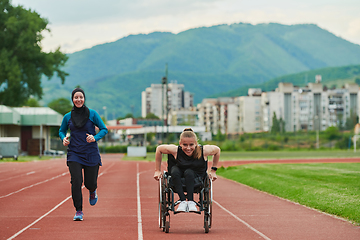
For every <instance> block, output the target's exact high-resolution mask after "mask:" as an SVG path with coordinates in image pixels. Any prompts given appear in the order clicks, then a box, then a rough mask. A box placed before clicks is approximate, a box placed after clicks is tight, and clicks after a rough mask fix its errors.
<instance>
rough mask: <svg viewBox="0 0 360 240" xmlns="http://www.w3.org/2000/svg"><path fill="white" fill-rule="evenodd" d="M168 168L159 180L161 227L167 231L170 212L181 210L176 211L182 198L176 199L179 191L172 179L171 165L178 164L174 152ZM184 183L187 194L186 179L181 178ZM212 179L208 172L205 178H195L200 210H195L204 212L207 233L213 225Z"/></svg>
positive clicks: (199, 212) (169, 155) (170, 157)
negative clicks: (175, 195)
mask: <svg viewBox="0 0 360 240" xmlns="http://www.w3.org/2000/svg"><path fill="white" fill-rule="evenodd" d="M167 162H168V168H167V172H166V171H164V173H163V175H162V177H161V178H160V180H159V227H160V228H162V230H163V231H164V232H166V233H168V232H169V228H170V212H173V213H174V215H175V214H177V213H180V212H177V211H175V207H176V206H177V205H178V204H179V203H180V202H181V201H180V200H177V201H175V198H174V193H177V191H176V189H175V188H174V186H173V185H172V181H171V175H170V172H171V167H172V166H174V165H175V164H176V162H175V158H174V156H173V155H172V154H168V161H167ZM181 181H182V183H183V189H184V192H185V194H186V187H185V179H181ZM212 193H213V191H212V181H211V179H210V178H209V176H208V174H206V177H205V178H197V179H195V186H194V195H195V194H197V195H198V201H195V198H194V201H195V202H196V205H197V206H198V208H199V211H197V212H195V213H197V214H201V213H202V212H204V229H205V233H208V232H209V229H210V228H211V225H212V202H213V196H212Z"/></svg>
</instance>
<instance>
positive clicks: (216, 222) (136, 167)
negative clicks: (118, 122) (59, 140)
mask: <svg viewBox="0 0 360 240" xmlns="http://www.w3.org/2000/svg"><path fill="white" fill-rule="evenodd" d="M65 161H66V160H65V159H54V160H49V161H37V162H27V163H0V186H1V191H0V239H19V240H20V239H27V240H31V239H36V240H41V239H62V240H63V239H138V240H142V239H149V240H151V239H162V238H163V239H165V238H166V239H170V238H171V239H172V240H177V239H209V238H211V239H227V240H232V239H251V240H252V239H266V240H280V239H284V240H289V239H291V240H293V239H294V240H296V239H299V240H300V239H301V240H304V239H306V240H315V239H316V240H320V239H327V240H328V239H331V240H332V239H334V240H335V239H339V240H344V239H347V240H351V239H357V240H358V239H360V228H359V227H358V226H355V225H352V224H351V223H349V222H346V221H344V220H341V219H338V218H335V217H333V216H329V215H326V214H323V213H320V212H318V211H315V210H312V209H308V208H306V207H303V206H301V205H298V204H295V203H292V202H289V201H287V200H284V199H280V198H277V197H274V196H271V195H269V194H266V193H263V192H259V191H257V190H254V189H251V188H249V187H247V186H244V185H242V184H239V183H235V182H233V181H229V180H226V179H222V178H219V179H218V180H217V181H216V182H214V185H213V188H214V203H213V213H214V216H213V226H212V228H211V229H210V232H209V233H208V234H205V233H204V228H203V215H197V214H192V213H184V214H177V215H176V216H174V215H173V214H171V221H170V233H168V234H166V233H164V232H162V231H161V230H160V229H159V226H158V182H156V181H155V180H153V172H154V163H153V162H145V161H143V162H132V161H121V155H120V154H113V155H109V154H107V155H103V166H102V167H101V168H100V177H99V181H98V194H99V201H98V203H97V204H96V206H94V207H92V206H90V205H89V203H88V192H87V191H86V190H85V189H84V209H83V210H84V221H82V222H74V221H73V220H72V218H73V215H74V213H75V210H74V208H73V206H72V200H71V196H70V183H69V182H70V176H69V173H68V169H67V167H66V163H65ZM279 161H281V162H284V163H290V162H294V161H295V162H299V163H300V162H324V161H325V162H335V161H336V162H345V161H346V162H349V161H351V162H360V159H337V160H336V159H315V160H310V159H306V160H270V161H265V160H263V161H261V160H260V161H256V162H263V163H265V162H269V163H275V162H279ZM252 162H254V161H252ZM244 163H248V162H244V161H241V162H239V161H232V162H221V165H224V166H229V165H236V164H244ZM163 167H164V168H163V169H165V165H164V163H163Z"/></svg>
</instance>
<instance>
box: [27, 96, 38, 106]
mask: <svg viewBox="0 0 360 240" xmlns="http://www.w3.org/2000/svg"><path fill="white" fill-rule="evenodd" d="M24 106H28V107H40V104H39V101H38V100H36V99H35V98H32V97H31V98H29V99H28V100H27V101H26V103H25V105H24Z"/></svg>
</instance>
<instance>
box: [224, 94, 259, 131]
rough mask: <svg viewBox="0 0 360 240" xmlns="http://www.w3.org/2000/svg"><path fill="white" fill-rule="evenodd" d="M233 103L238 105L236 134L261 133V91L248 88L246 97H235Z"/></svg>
mask: <svg viewBox="0 0 360 240" xmlns="http://www.w3.org/2000/svg"><path fill="white" fill-rule="evenodd" d="M235 101H236V102H237V105H238V129H237V133H242V132H257V131H262V127H261V121H262V119H263V117H262V116H263V111H262V109H261V89H259V88H256V89H255V88H249V90H248V95H247V96H241V97H237V98H236V100H235ZM229 121H230V120H229Z"/></svg>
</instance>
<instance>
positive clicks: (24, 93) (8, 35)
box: [0, 0, 68, 106]
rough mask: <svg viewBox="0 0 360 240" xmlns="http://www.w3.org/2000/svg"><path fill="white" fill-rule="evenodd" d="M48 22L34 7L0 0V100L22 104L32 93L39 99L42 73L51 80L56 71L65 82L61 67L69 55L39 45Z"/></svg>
mask: <svg viewBox="0 0 360 240" xmlns="http://www.w3.org/2000/svg"><path fill="white" fill-rule="evenodd" d="M47 24H48V20H47V19H44V18H41V17H40V15H39V14H38V13H36V12H35V11H31V10H26V9H24V8H23V7H22V6H16V7H15V6H12V5H11V4H10V2H9V0H0V104H5V105H8V106H21V105H23V104H24V103H25V102H26V101H27V100H28V99H29V97H30V96H31V95H33V96H34V97H37V98H38V99H41V98H42V95H43V91H42V87H41V77H42V75H43V74H44V75H45V76H47V77H48V79H49V80H50V79H51V77H52V76H53V74H54V72H56V73H57V76H58V77H59V78H60V79H61V83H62V84H63V83H64V82H65V77H66V76H67V75H68V74H67V73H66V72H64V71H62V70H60V68H61V67H62V66H64V64H65V62H66V61H67V59H68V57H67V56H66V55H65V54H63V53H62V52H60V48H58V49H57V50H56V51H55V52H48V53H45V52H43V51H42V48H41V40H42V39H43V36H42V34H41V33H42V31H44V30H45V31H50V30H49V29H48V28H46V26H47Z"/></svg>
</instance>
